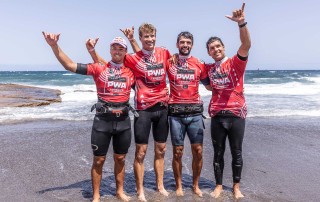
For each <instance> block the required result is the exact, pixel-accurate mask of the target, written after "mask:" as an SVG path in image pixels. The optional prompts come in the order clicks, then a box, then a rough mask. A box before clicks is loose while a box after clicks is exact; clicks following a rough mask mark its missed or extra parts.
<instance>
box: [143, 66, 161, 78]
mask: <svg viewBox="0 0 320 202" xmlns="http://www.w3.org/2000/svg"><path fill="white" fill-rule="evenodd" d="M164 74H165V72H164V69H163V64H156V65H147V75H148V76H154V77H159V76H162V75H164Z"/></svg>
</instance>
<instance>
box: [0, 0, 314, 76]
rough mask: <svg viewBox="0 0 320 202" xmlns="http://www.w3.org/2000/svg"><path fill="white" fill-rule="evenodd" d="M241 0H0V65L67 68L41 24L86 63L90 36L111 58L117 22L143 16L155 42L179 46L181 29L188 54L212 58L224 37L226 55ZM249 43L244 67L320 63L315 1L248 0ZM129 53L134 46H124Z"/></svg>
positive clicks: (235, 44)
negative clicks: (214, 42) (214, 41)
mask: <svg viewBox="0 0 320 202" xmlns="http://www.w3.org/2000/svg"><path fill="white" fill-rule="evenodd" d="M242 3H243V0H219V1H218V0H192V1H191V0H153V1H149V0H136V1H133V0H113V1H112V0H90V1H89V0H87V1H85V0H32V1H25V0H20V1H19V0H0V26H1V31H0V71H12V70H13V71H24V70H25V71H33V70H43V71H47V70H50V71H51V70H57V71H59V70H64V69H63V67H62V66H61V65H60V64H59V63H58V61H57V60H56V58H55V57H54V55H53V53H52V51H51V48H50V47H49V46H48V45H47V43H46V42H45V40H44V38H43V36H42V33H41V32H42V31H46V32H53V33H61V36H60V40H59V45H60V47H61V48H62V50H63V51H64V52H65V53H66V54H67V55H68V56H69V57H70V58H71V59H72V60H73V61H74V62H78V63H91V62H92V60H91V58H90V56H89V54H88V52H87V50H86V48H85V41H86V39H88V38H96V37H99V38H100V39H99V42H98V44H97V46H96V50H97V51H98V52H99V53H100V55H101V56H103V57H104V58H105V59H107V60H109V59H110V54H109V44H110V41H111V40H112V39H113V38H114V37H116V36H122V37H123V34H122V32H121V31H120V30H119V29H120V28H126V27H131V26H134V27H135V30H136V32H135V38H136V39H138V38H139V37H138V31H137V30H138V27H139V26H140V25H141V24H142V23H144V22H148V23H151V24H153V25H154V26H155V27H156V28H157V42H156V45H157V46H164V47H166V48H168V49H169V50H170V52H171V53H175V52H177V48H176V37H177V35H178V34H179V33H180V32H181V31H190V32H191V33H192V34H193V35H194V46H193V49H192V52H191V54H192V55H193V56H195V57H198V58H200V59H202V60H203V61H205V62H207V63H210V62H213V59H212V58H211V57H209V56H208V54H207V50H206V46H205V43H206V41H207V40H208V38H209V37H210V36H219V37H221V38H222V40H223V42H224V44H225V47H226V54H227V55H228V56H233V55H234V54H236V52H237V50H238V48H239V46H240V38H239V28H238V26H237V24H236V23H235V22H233V21H231V20H229V19H227V18H226V17H225V15H231V13H232V11H233V10H234V9H238V8H241V5H242ZM245 3H246V7H245V14H246V21H247V22H248V24H247V26H248V29H249V31H250V34H251V41H252V47H251V49H250V53H249V62H248V65H247V69H249V70H255V69H260V70H263V69H267V70H269V69H272V70H276V69H281V70H282V69H285V70H286V69H294V70H296V69H301V70H305V69H316V70H320V62H319V56H320V26H319V19H320V12H319V8H320V1H319V0H304V1H301V0H267V1H266V0H264V1H262V0H245ZM129 52H132V49H131V48H129Z"/></svg>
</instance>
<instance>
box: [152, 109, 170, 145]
mask: <svg viewBox="0 0 320 202" xmlns="http://www.w3.org/2000/svg"><path fill="white" fill-rule="evenodd" d="M152 132H153V138H154V141H156V142H158V143H165V142H167V138H168V134H169V123H168V110H167V109H166V108H165V107H161V108H160V109H159V110H157V111H155V112H153V116H152Z"/></svg>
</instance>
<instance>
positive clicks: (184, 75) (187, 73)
mask: <svg viewBox="0 0 320 202" xmlns="http://www.w3.org/2000/svg"><path fill="white" fill-rule="evenodd" d="M194 73H195V72H194V70H193V69H186V70H184V69H178V71H177V75H176V79H177V80H184V81H193V80H195V75H194Z"/></svg>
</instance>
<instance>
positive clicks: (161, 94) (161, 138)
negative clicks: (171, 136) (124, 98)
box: [124, 47, 170, 144]
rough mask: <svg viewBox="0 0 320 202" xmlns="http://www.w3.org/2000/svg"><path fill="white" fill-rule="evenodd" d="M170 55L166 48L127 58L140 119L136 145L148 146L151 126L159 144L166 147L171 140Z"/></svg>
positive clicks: (136, 126)
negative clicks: (164, 144) (168, 75)
mask: <svg viewBox="0 0 320 202" xmlns="http://www.w3.org/2000/svg"><path fill="white" fill-rule="evenodd" d="M169 58H170V53H169V51H168V50H167V49H165V48H159V47H156V48H155V49H154V50H153V51H146V50H141V51H138V52H136V53H135V54H132V55H130V54H127V55H126V58H125V63H124V64H125V66H127V67H129V68H131V70H132V72H133V74H134V76H135V78H136V85H135V91H136V94H135V97H134V101H135V107H136V109H137V112H138V113H139V117H135V119H134V137H135V142H136V143H137V144H148V139H149V133H150V129H151V125H152V129H153V137H154V140H155V141H156V142H159V143H164V142H166V141H167V137H168V121H167V113H168V111H167V108H166V105H167V101H168V89H167V86H166V67H165V66H166V61H167V60H168V59H169Z"/></svg>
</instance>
